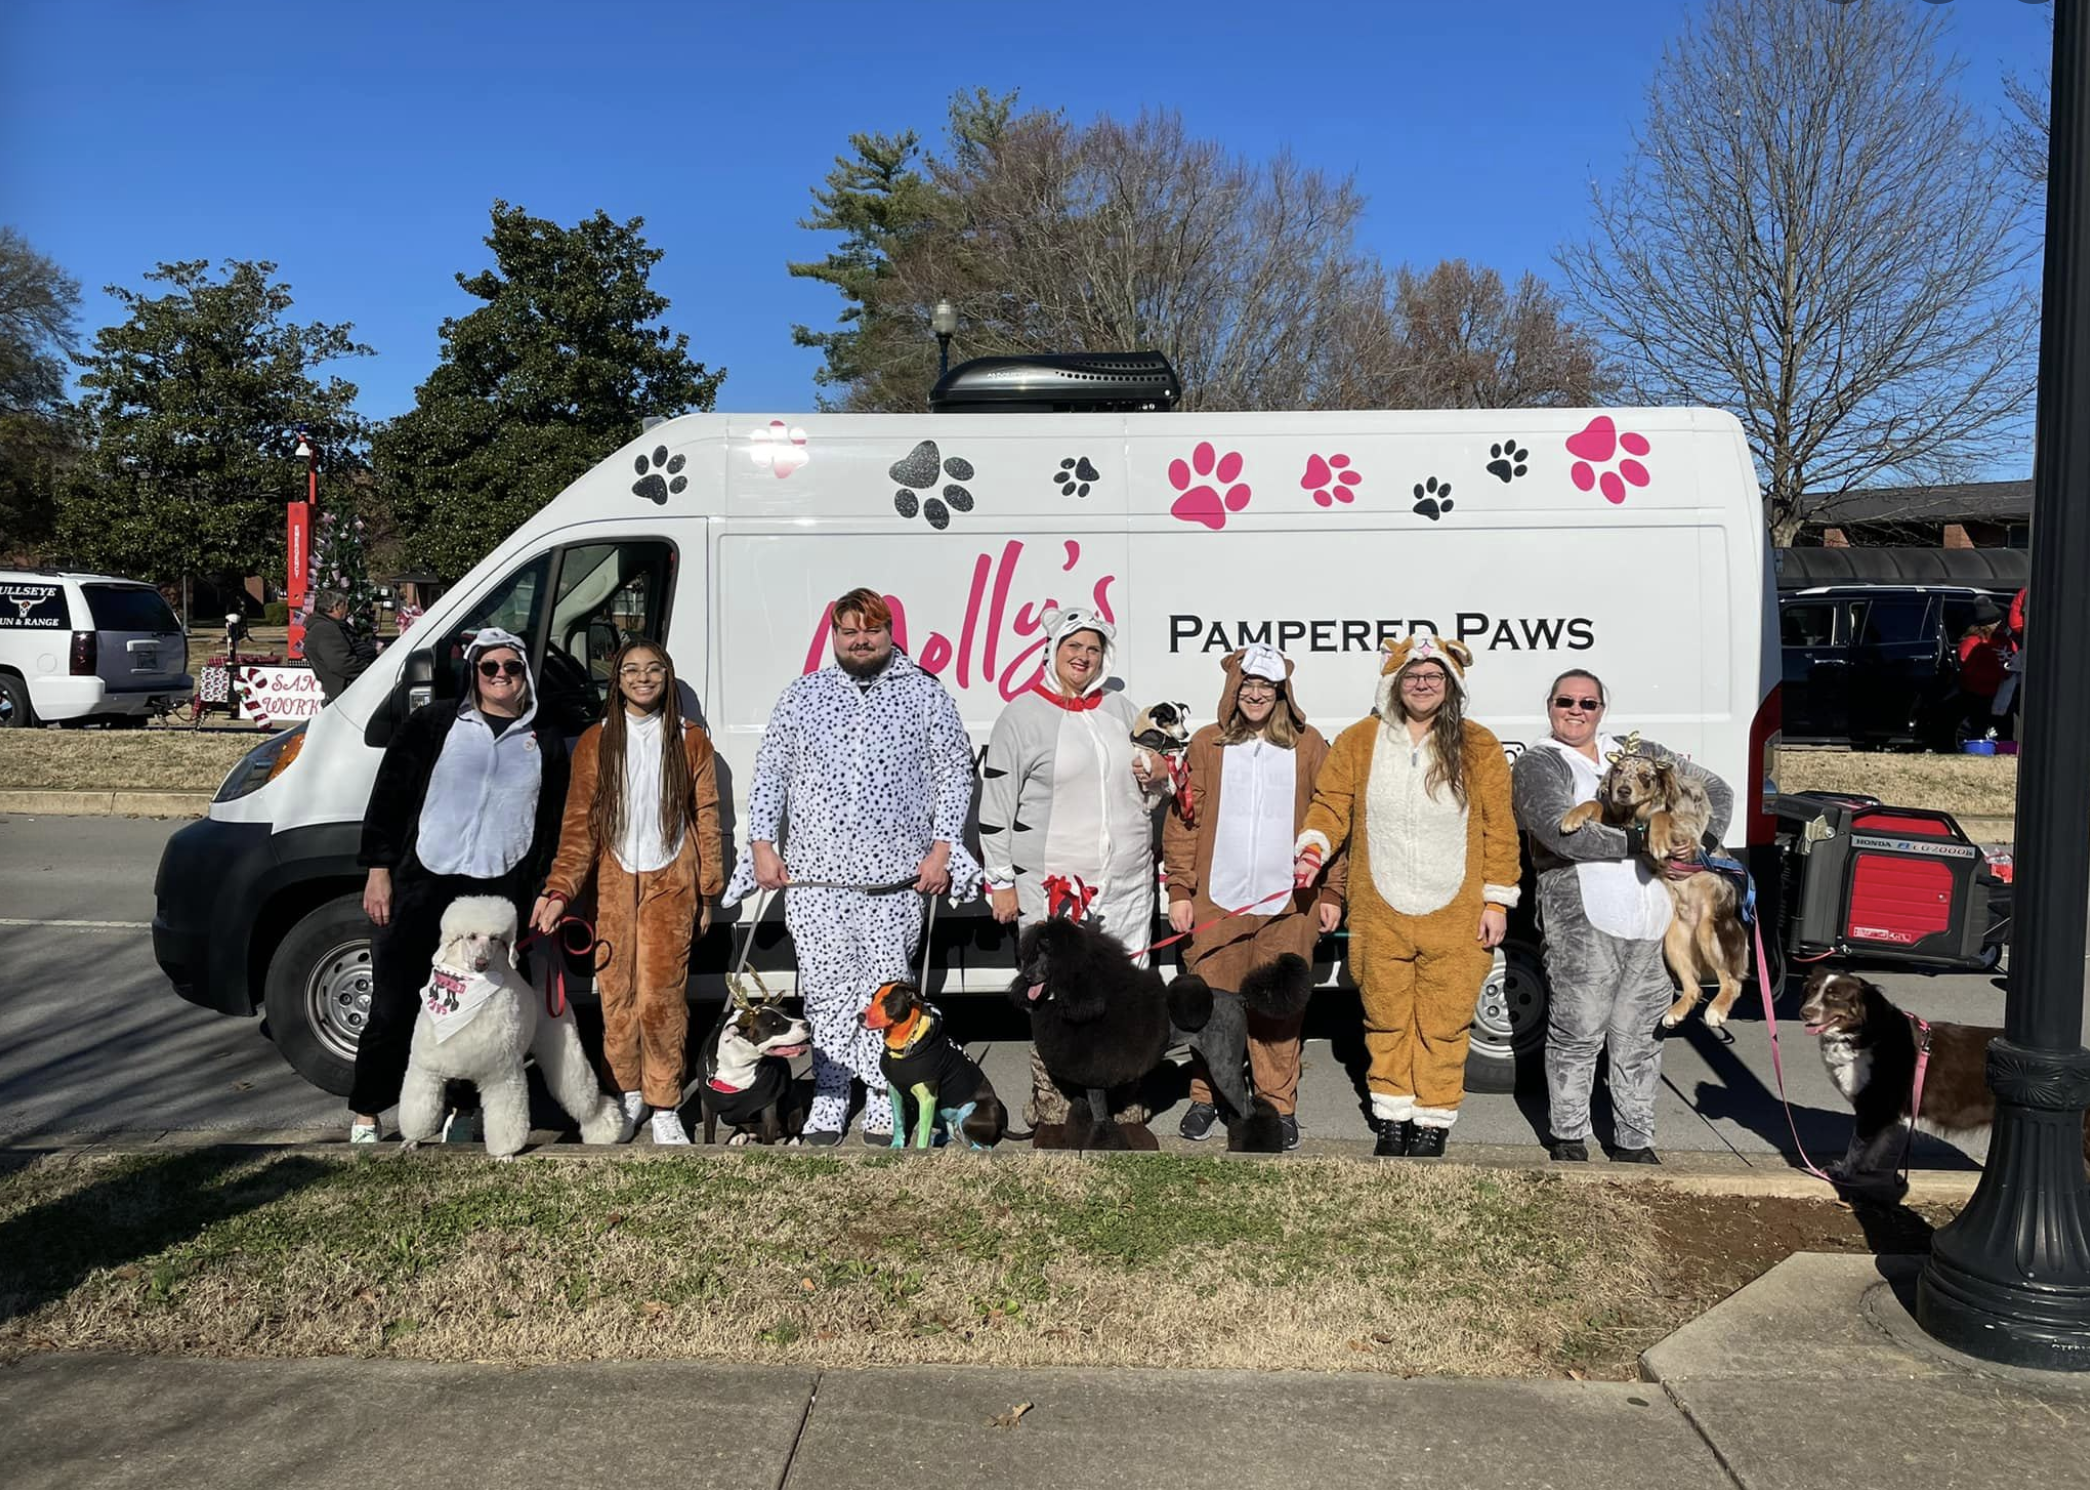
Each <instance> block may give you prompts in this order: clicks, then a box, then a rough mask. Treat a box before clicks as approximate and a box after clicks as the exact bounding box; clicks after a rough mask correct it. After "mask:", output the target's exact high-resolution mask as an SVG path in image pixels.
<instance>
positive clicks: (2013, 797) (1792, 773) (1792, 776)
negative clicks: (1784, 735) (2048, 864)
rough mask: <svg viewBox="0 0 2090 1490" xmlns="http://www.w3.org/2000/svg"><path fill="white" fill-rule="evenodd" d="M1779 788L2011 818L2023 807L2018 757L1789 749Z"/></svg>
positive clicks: (1784, 754)
mask: <svg viewBox="0 0 2090 1490" xmlns="http://www.w3.org/2000/svg"><path fill="white" fill-rule="evenodd" d="M1778 786H1779V789H1780V790H1781V791H1788V792H1806V791H1840V792H1865V793H1867V794H1869V795H1871V796H1875V797H1878V798H1879V799H1880V800H1881V801H1883V802H1888V803H1891V804H1893V805H1894V806H1896V807H1930V808H1935V809H1937V810H1939V811H1943V812H1950V813H1952V814H1954V815H1955V816H1960V817H2009V816H2011V814H2012V813H2014V812H2015V811H2016V810H2017V758H2016V757H2015V756H2007V755H1892V754H1888V753H1886V752H1882V751H1863V752H1859V751H1843V750H1786V751H1781V752H1780V753H1779V759H1778Z"/></svg>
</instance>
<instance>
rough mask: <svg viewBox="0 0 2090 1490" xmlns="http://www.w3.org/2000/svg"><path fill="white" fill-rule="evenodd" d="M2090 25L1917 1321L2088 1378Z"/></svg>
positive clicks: (2050, 183)
mask: <svg viewBox="0 0 2090 1490" xmlns="http://www.w3.org/2000/svg"><path fill="white" fill-rule="evenodd" d="M2086 86H2090V16H2086V15H2085V14H2084V7H2083V6H2082V5H2080V4H2070V5H2057V6H2055V7H2054V77H2053V103H2052V111H2053V112H2052V124H2051V129H2052V133H2051V135H2050V138H2049V143H2048V146H2047V151H2048V154H2047V180H2046V274H2045V280H2044V294H2045V299H2044V301H2043V303H2042V305H2041V309H2040V323H2039V412H2038V419H2037V423H2036V427H2035V433H2036V438H2037V444H2036V446H2035V447H2034V450H2035V453H2034V458H2033V469H2032V584H2031V592H2030V600H2029V602H2028V608H2030V607H2036V608H2037V615H2038V620H2037V621H2036V622H2031V623H2028V624H2027V626H2026V632H2027V646H2026V666H2025V672H2024V683H2023V687H2024V691H2025V703H2024V714H2023V724H2022V728H2021V730H2020V732H2019V739H2020V741H2021V742H2022V743H2021V745H2020V751H2019V755H2018V792H2017V846H2016V852H2017V864H2018V875H2017V892H2016V897H2015V906H2014V909H2015V914H2016V919H2017V928H2016V930H2017V934H2016V937H2015V938H2014V940H2013V943H2012V946H2011V956H2010V994H2009V1001H2008V1003H2007V1005H2006V1009H2005V1014H2004V1031H2003V1035H2002V1037H2001V1038H2000V1039H1998V1040H1997V1041H1996V1042H1995V1044H1994V1045H1992V1046H1991V1047H1990V1048H1989V1054H1988V1083H1989V1086H1990V1087H1991V1088H1992V1089H1993V1090H1994V1091H1995V1094H1996V1124H1995V1129H1994V1133H1993V1136H1992V1138H1991V1140H1990V1142H1989V1150H1988V1167H1987V1168H1986V1170H1984V1171H1983V1173H1982V1176H1981V1184H1980V1187H1979V1188H1978V1189H1976V1190H1975V1192H1974V1196H1973V1199H1972V1200H1970V1201H1969V1202H1968V1203H1967V1208H1966V1210H1965V1211H1963V1212H1962V1213H1961V1214H1960V1216H1959V1218H1958V1219H1957V1220H1955V1221H1954V1222H1953V1223H1952V1224H1951V1225H1950V1226H1947V1227H1946V1228H1944V1230H1942V1231H1940V1232H1939V1233H1938V1234H1937V1236H1936V1237H1935V1238H1934V1239H1933V1240H1932V1242H1931V1253H1930V1261H1929V1263H1928V1264H1927V1265H1926V1266H1925V1267H1924V1269H1923V1276H1922V1278H1921V1280H1920V1281H1919V1282H1918V1284H1917V1292H1916V1318H1917V1320H1918V1322H1919V1323H1921V1324H1922V1326H1923V1328H1924V1329H1925V1330H1927V1331H1928V1332H1929V1333H1930V1334H1931V1335H1932V1336H1934V1337H1935V1338H1937V1339H1939V1340H1941V1341H1943V1342H1944V1343H1945V1344H1947V1345H1951V1346H1954V1347H1956V1348H1957V1349H1960V1350H1963V1351H1965V1352H1967V1353H1968V1354H1969V1355H1975V1356H1980V1357H1981V1358H1983V1359H1984V1360H1991V1361H2000V1362H2006V1363H2009V1364H2011V1365H2018V1366H2036V1367H2043V1368H2046V1369H2049V1370H2064V1371H2090V1183H2086V1182H2085V1180H2084V1177H2083V1108H2084V1106H2085V1105H2086V1104H2090V1050H2085V1049H2083V1047H2082V1031H2083V1025H2082V1019H2083V974H2084V931H2085V923H2086V920H2090V856H2086V854H2085V851H2084V849H2085V843H2086V842H2090V769H2086V765H2085V760H2084V747H2085V741H2086V740H2090V584H2086V583H2084V579H2083V576H2084V575H2085V574H2086V573H2090V506H2086V504H2085V499H2084V494H2083V491H2082V481H2083V474H2084V473H2085V472H2086V471H2090V98H2086V95H2085V91H2084V90H2085V88H2086ZM2071 482H2073V483H2074V485H2075V490H2073V491H2071V489H2070V483H2071Z"/></svg>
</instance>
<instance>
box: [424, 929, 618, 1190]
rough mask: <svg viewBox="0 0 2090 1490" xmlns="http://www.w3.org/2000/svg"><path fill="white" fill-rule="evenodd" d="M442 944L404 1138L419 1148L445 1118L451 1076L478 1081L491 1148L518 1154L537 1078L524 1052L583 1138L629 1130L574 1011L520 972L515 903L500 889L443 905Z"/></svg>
mask: <svg viewBox="0 0 2090 1490" xmlns="http://www.w3.org/2000/svg"><path fill="white" fill-rule="evenodd" d="M442 938H443V941H442V945H441V946H440V947H438V948H437V949H436V954H435V961H434V963H433V965H432V966H431V967H430V968H429V970H428V982H427V983H426V984H424V985H423V986H422V989H421V1008H420V1011H419V1012H418V1013H417V1014H416V1015H415V1017H414V1038H413V1046H412V1053H411V1054H410V1055H409V1057H408V1060H407V1068H406V1084H405V1086H404V1087H403V1088H402V1089H401V1090H400V1094H399V1136H400V1137H401V1138H402V1139H404V1140H405V1144H404V1146H405V1147H407V1148H413V1147H415V1146H416V1145H418V1144H420V1143H421V1142H423V1141H424V1140H426V1139H429V1138H433V1137H434V1136H435V1134H436V1130H437V1129H438V1128H439V1127H441V1126H442V1121H443V1084H444V1083H445V1082H448V1081H469V1082H471V1083H472V1084H473V1085H474V1086H476V1087H478V1088H479V1102H480V1106H481V1107H482V1108H483V1109H484V1114H485V1123H486V1151H487V1152H488V1153H489V1154H492V1155H493V1156H494V1157H495V1158H498V1159H507V1158H512V1157H513V1156H514V1155H515V1154H516V1153H517V1152H518V1151H519V1150H520V1149H521V1148H522V1146H523V1144H524V1143H525V1142H526V1141H527V1140H528V1139H529V1136H530V1086H529V1079H528V1077H527V1076H526V1075H525V1074H524V1071H523V1058H524V1057H525V1056H534V1057H536V1060H537V1069H538V1070H539V1071H541V1072H543V1073H544V1084H545V1086H546V1087H547V1088H548V1089H549V1090H550V1092H551V1095H552V1100H554V1101H555V1102H557V1103H558V1104H559V1105H560V1106H561V1107H563V1108H564V1109H565V1110H566V1114H567V1116H569V1117H571V1118H572V1119H573V1120H574V1121H575V1122H577V1123H579V1124H580V1129H581V1141H582V1142H583V1143H622V1142H623V1141H624V1140H625V1139H626V1138H628V1137H630V1136H631V1127H630V1123H629V1122H628V1120H627V1119H626V1118H625V1116H624V1108H623V1105H622V1104H621V1103H618V1102H615V1101H612V1100H611V1099H610V1098H609V1097H608V1096H606V1095H605V1094H604V1093H603V1090H602V1086H601V1083H599V1082H598V1081H597V1080H596V1079H595V1069H594V1067H592V1066H590V1065H589V1064H588V1058H587V1056H586V1055H584V1054H583V1053H582V1051H581V1037H580V1032H579V1031H578V1030H577V1029H575V1028H574V1023H573V1011H572V1010H571V1009H562V1010H560V1011H559V1014H558V1015H557V1017H553V1016H552V1015H551V1014H549V1013H548V1012H546V1010H545V1008H544V1004H543V1001H542V1000H541V999H540V998H538V996H537V990H536V989H534V988H532V987H531V986H530V985H529V984H528V983H526V982H524V981H523V980H522V978H521V977H519V976H518V975H517V973H516V970H515V907H514V906H513V905H511V904H509V903H508V902H507V901H505V900H503V899H501V898H500V897H499V896H496V895H466V896H462V897H460V898H459V899H456V900H453V901H451V902H450V905H449V908H448V909H446V910H445V911H444V912H443V921H442Z"/></svg>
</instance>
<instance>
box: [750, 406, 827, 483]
mask: <svg viewBox="0 0 2090 1490" xmlns="http://www.w3.org/2000/svg"><path fill="white" fill-rule="evenodd" d="M748 438H749V439H750V440H752V441H753V442H754V443H753V444H752V445H751V446H750V447H749V449H748V454H749V455H750V456H751V457H753V459H754V462H755V464H756V465H758V466H766V467H768V468H769V469H770V470H771V471H773V472H775V473H776V479H777V480H779V481H782V480H783V479H784V478H785V477H786V476H789V475H790V474H791V473H792V472H793V471H795V470H797V469H798V468H799V467H800V466H802V465H804V464H805V463H806V462H807V461H808V460H811V459H812V457H811V456H810V455H808V454H807V453H806V432H805V431H804V430H802V429H800V428H799V427H798V426H797V425H786V424H785V423H784V421H783V420H781V419H772V420H770V421H769V425H768V427H767V428H765V429H757V430H750V431H749V432H748Z"/></svg>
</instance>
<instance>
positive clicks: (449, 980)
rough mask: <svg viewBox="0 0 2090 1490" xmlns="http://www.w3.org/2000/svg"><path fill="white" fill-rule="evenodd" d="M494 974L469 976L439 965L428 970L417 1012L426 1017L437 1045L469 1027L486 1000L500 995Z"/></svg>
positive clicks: (465, 970) (490, 971) (462, 970)
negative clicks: (419, 1007)
mask: <svg viewBox="0 0 2090 1490" xmlns="http://www.w3.org/2000/svg"><path fill="white" fill-rule="evenodd" d="M496 972H497V970H496V969H488V971H487V972H484V973H479V972H473V971H472V970H471V969H470V968H455V967H451V966H450V965H449V964H447V963H442V962H438V963H436V964H435V965H434V966H432V967H431V968H429V970H428V981H427V982H426V983H425V984H423V985H422V987H421V1011H422V1012H423V1013H424V1014H426V1015H427V1016H428V1021H429V1024H430V1025H431V1026H432V1028H433V1030H434V1033H435V1038H436V1043H437V1044H438V1045H440V1044H441V1043H442V1042H443V1041H445V1040H447V1039H449V1038H450V1037H451V1036H452V1035H454V1034H456V1033H457V1032H458V1031H459V1030H461V1029H463V1028H464V1027H465V1026H466V1025H467V1024H470V1023H471V1021H472V1016H473V1015H475V1014H477V1013H478V1012H479V1011H480V1010H481V1009H483V1008H485V1007H486V1003H487V1000H489V999H491V998H492V997H493V996H494V995H495V994H496V993H499V992H500V991H501V980H500V978H499V977H498V976H495V975H494V974H495V973H496Z"/></svg>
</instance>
